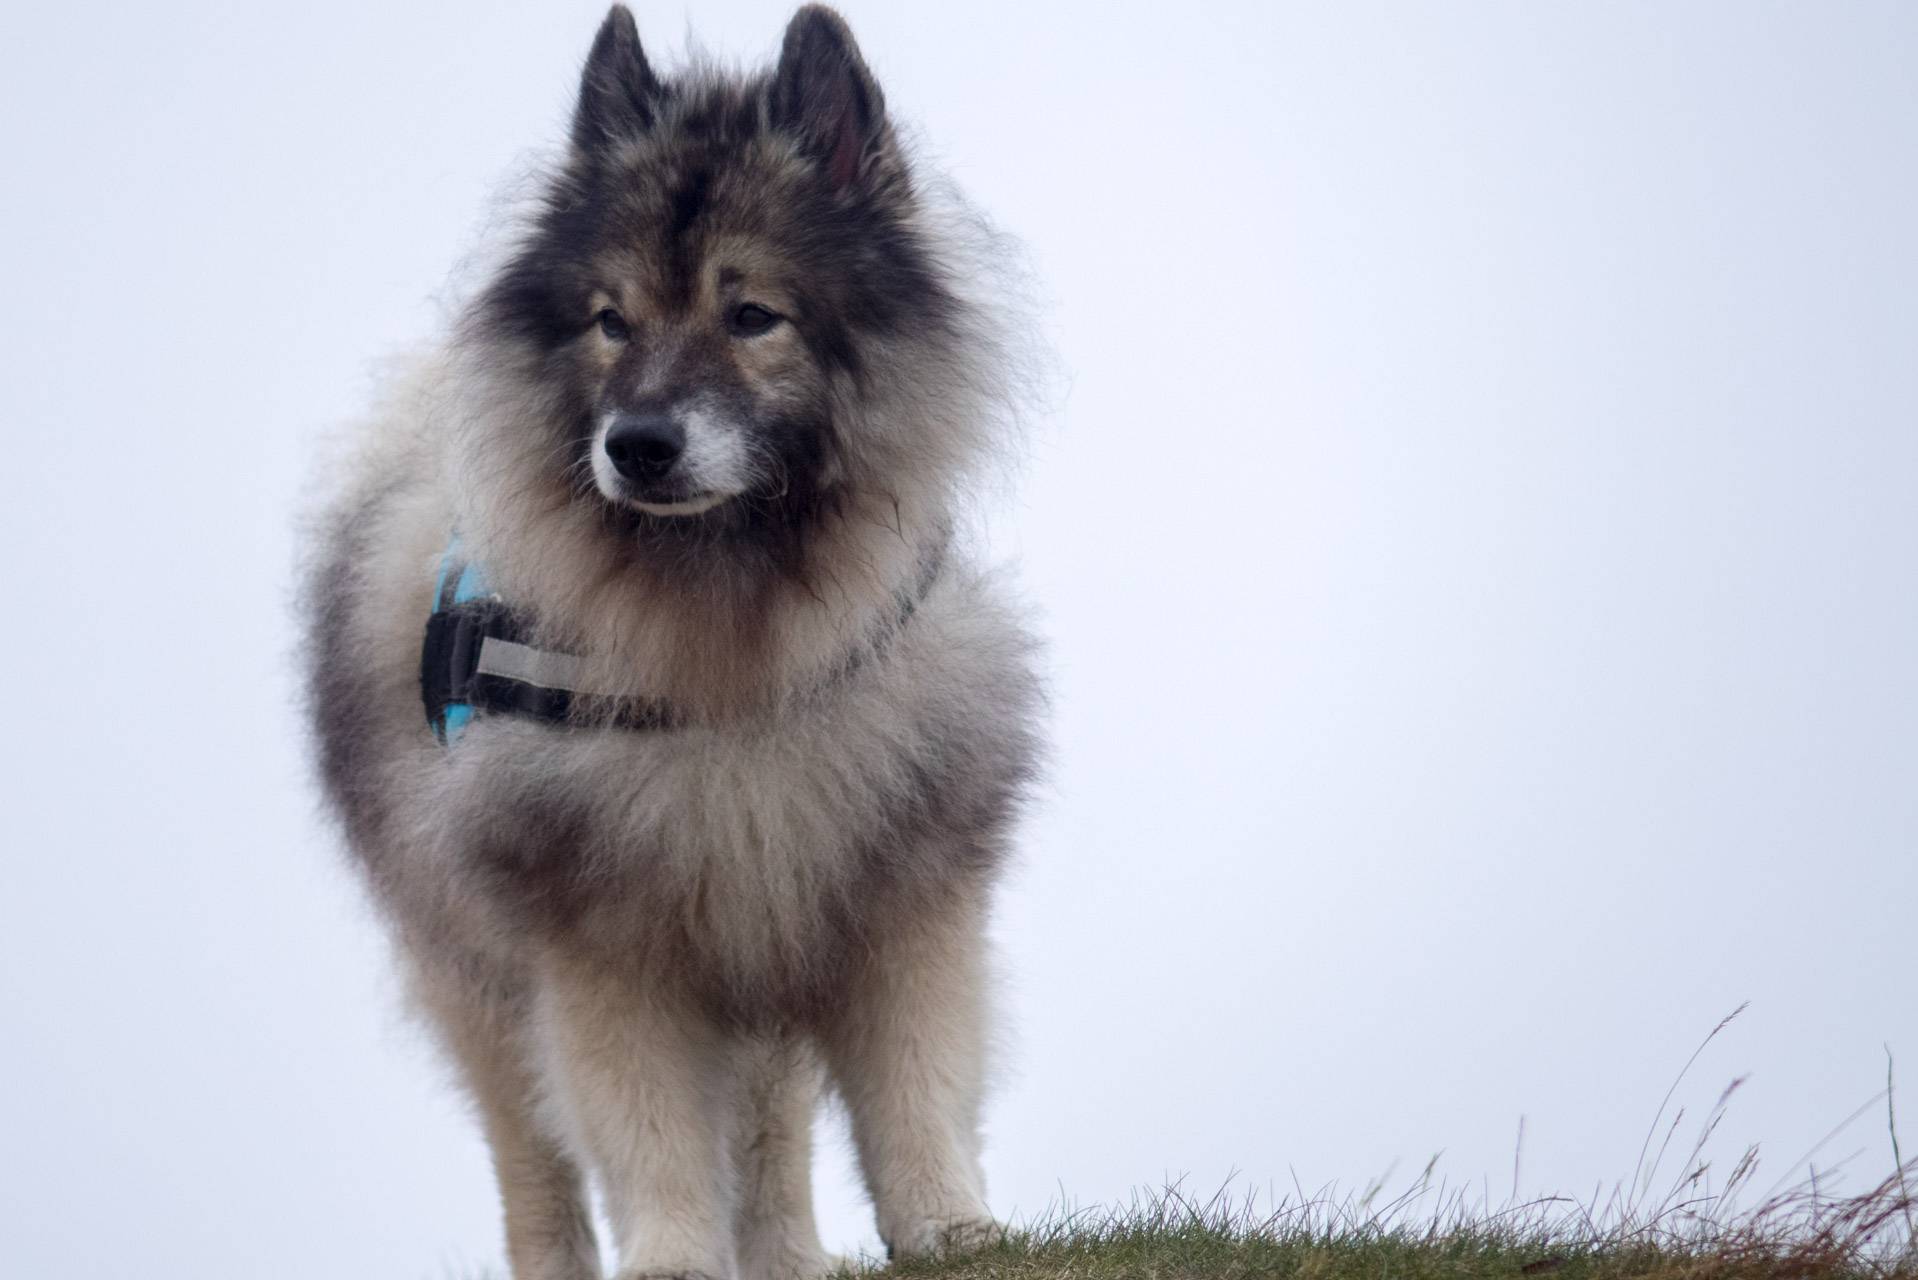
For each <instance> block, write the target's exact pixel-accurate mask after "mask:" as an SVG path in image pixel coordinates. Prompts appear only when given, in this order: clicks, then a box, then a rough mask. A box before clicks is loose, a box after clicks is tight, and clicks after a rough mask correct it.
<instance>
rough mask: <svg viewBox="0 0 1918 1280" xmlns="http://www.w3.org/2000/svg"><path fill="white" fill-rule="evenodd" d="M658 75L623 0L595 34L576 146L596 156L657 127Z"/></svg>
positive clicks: (576, 117) (576, 114) (583, 79)
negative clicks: (626, 139)
mask: <svg viewBox="0 0 1918 1280" xmlns="http://www.w3.org/2000/svg"><path fill="white" fill-rule="evenodd" d="M658 100H659V79H658V77H656V76H655V75H653V69H652V68H651V67H649V66H647V65H646V53H645V51H644V50H642V49H641V48H640V47H639V27H638V26H637V25H636V24H635V23H634V22H633V14H632V11H631V10H630V9H628V8H627V7H626V6H625V5H623V4H616V5H614V6H613V7H612V10H611V11H610V12H608V13H607V15H606V21H605V22H603V23H601V24H600V27H599V34H598V35H597V36H595V37H594V38H593V51H592V52H591V53H589V54H587V55H586V70H585V71H584V72H582V73H581V75H580V78H579V106H577V107H576V108H574V110H573V149H574V150H575V151H577V152H579V153H580V154H581V155H583V156H594V155H598V154H599V153H600V152H602V151H604V150H605V149H606V148H607V146H609V145H610V144H612V143H614V142H617V141H619V140H621V139H623V138H636V137H638V136H639V135H640V134H643V133H645V132H646V131H647V130H648V129H650V128H652V127H653V107H654V104H655V103H657V102H658Z"/></svg>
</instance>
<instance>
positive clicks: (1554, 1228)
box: [842, 1169, 1918, 1280]
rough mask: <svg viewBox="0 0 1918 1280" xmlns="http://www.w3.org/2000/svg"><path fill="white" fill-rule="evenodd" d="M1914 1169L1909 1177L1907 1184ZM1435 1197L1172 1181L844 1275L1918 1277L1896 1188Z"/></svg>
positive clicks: (1010, 1278)
mask: <svg viewBox="0 0 1918 1280" xmlns="http://www.w3.org/2000/svg"><path fill="white" fill-rule="evenodd" d="M1915 1172H1918V1171H1914V1170H1911V1169H1907V1170H1906V1171H1905V1173H1906V1176H1907V1178H1911V1177H1912V1176H1913V1174H1914V1173H1915ZM1432 1191H1433V1189H1432V1188H1430V1187H1427V1188H1426V1189H1425V1194H1424V1195H1423V1196H1421V1195H1417V1194H1412V1193H1408V1195H1407V1196H1405V1197H1401V1198H1400V1199H1399V1200H1397V1201H1394V1202H1391V1203H1388V1204H1386V1205H1383V1206H1379V1207H1374V1206H1373V1205H1372V1204H1369V1203H1368V1202H1367V1201H1366V1200H1365V1198H1364V1197H1362V1196H1358V1197H1348V1198H1346V1199H1343V1200H1339V1199H1332V1198H1329V1197H1325V1196H1320V1197H1313V1198H1300V1199H1297V1200H1290V1201H1281V1202H1280V1203H1279V1204H1278V1205H1276V1206H1275V1207H1273V1208H1272V1209H1270V1210H1269V1211H1266V1210H1261V1209H1259V1208H1257V1207H1255V1206H1254V1205H1253V1204H1252V1203H1251V1202H1250V1201H1249V1200H1247V1201H1233V1200H1230V1199H1228V1198H1226V1197H1223V1196H1220V1197H1214V1198H1212V1199H1210V1200H1205V1201H1200V1200H1197V1199H1194V1198H1191V1197H1188V1196H1186V1195H1184V1194H1182V1193H1181V1192H1180V1191H1179V1190H1178V1189H1177V1188H1173V1189H1169V1190H1166V1191H1162V1192H1158V1193H1155V1194H1152V1195H1148V1196H1143V1197H1140V1198H1139V1199H1137V1200H1135V1201H1134V1203H1133V1204H1131V1205H1130V1206H1127V1207H1125V1208H1123V1209H1120V1210H1117V1211H1111V1210H1100V1211H1092V1212H1081V1213H1062V1214H1055V1215H1053V1216H1051V1217H1048V1218H1046V1219H1044V1220H1042V1221H1040V1222H1037V1223H1034V1224H1029V1225H1026V1226H1021V1227H1014V1228H1012V1229H1009V1230H1008V1231H1007V1232H1006V1233H1005V1234H1004V1235H1003V1236H1002V1237H1000V1238H998V1239H995V1240H993V1241H992V1242H990V1243H988V1244H986V1245H984V1246H983V1247H980V1248H977V1249H973V1250H971V1251H968V1252H965V1253H960V1254H954V1255H949V1256H947V1257H943V1258H912V1259H904V1260H901V1261H899V1262H894V1263H891V1264H888V1265H883V1266H881V1265H876V1264H875V1265H870V1266H853V1267H849V1268H848V1269H847V1270H846V1271H845V1272H844V1273H842V1274H843V1275H845V1276H847V1277H849V1278H856V1280H880V1278H881V1277H883V1280H1065V1278H1066V1277H1072V1278H1074V1280H1240V1278H1241V1277H1266V1276H1270V1277H1275V1278H1277V1280H1505V1278H1506V1277H1510V1278H1511V1280H1527V1278H1530V1277H1541V1276H1547V1275H1549V1276H1551V1277H1553V1280H1641V1278H1642V1280H1747V1278H1749V1280H1918V1232H1914V1231H1913V1230H1912V1229H1911V1227H1910V1223H1909V1216H1910V1214H1911V1212H1912V1203H1911V1200H1910V1198H1909V1197H1908V1196H1906V1195H1904V1194H1903V1192H1902V1191H1901V1189H1900V1185H1899V1183H1898V1180H1897V1179H1895V1178H1894V1179H1892V1180H1891V1181H1890V1182H1888V1183H1886V1184H1884V1185H1881V1186H1880V1187H1878V1188H1877V1189H1876V1190H1874V1191H1873V1192H1871V1193H1868V1194H1866V1195H1863V1196H1858V1197H1853V1198H1849V1199H1842V1200H1820V1199H1814V1198H1813V1196H1812V1194H1811V1192H1810V1190H1809V1189H1808V1188H1807V1189H1801V1190H1800V1191H1796V1192H1793V1193H1792V1194H1791V1195H1788V1196H1784V1197H1775V1198H1774V1199H1773V1200H1772V1201H1770V1202H1768V1203H1767V1204H1766V1205H1764V1206H1761V1208H1760V1209H1758V1210H1757V1211H1754V1212H1748V1213H1736V1214H1731V1215H1728V1216H1725V1217H1722V1218H1720V1217H1714V1216H1712V1214H1711V1213H1710V1212H1709V1211H1707V1212H1701V1211H1700V1210H1701V1209H1702V1208H1704V1206H1700V1205H1698V1204H1696V1203H1692V1204H1689V1205H1683V1204H1674V1205H1667V1206H1665V1207H1666V1209H1667V1210H1669V1212H1666V1213H1664V1214H1663V1215H1661V1216H1652V1217H1647V1218H1644V1219H1636V1220H1634V1219H1631V1218H1628V1217H1622V1216H1615V1217H1613V1218H1611V1220H1609V1221H1606V1220H1604V1219H1602V1218H1597V1217H1594V1216H1593V1215H1592V1214H1591V1213H1590V1212H1589V1210H1588V1208H1587V1207H1585V1206H1579V1205H1576V1204H1568V1203H1566V1202H1564V1201H1559V1200H1555V1199H1554V1200H1542V1201H1535V1202H1530V1203H1526V1204H1519V1205H1514V1206H1508V1207H1506V1208H1504V1209H1500V1210H1495V1211H1486V1210H1485V1208H1484V1207H1483V1205H1478V1204H1469V1203H1467V1202H1466V1201H1465V1200H1464V1199H1463V1198H1462V1197H1453V1198H1451V1199H1449V1200H1447V1199H1445V1198H1444V1197H1443V1196H1442V1195H1441V1196H1440V1197H1439V1200H1438V1202H1437V1206H1436V1208H1432V1207H1428V1208H1427V1209H1426V1211H1425V1212H1423V1213H1420V1212H1418V1211H1417V1209H1416V1207H1415V1206H1416V1205H1417V1203H1418V1202H1419V1201H1420V1200H1421V1199H1423V1200H1425V1201H1426V1202H1427V1204H1428V1206H1429V1205H1430V1203H1431V1193H1432Z"/></svg>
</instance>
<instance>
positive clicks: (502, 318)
mask: <svg viewBox="0 0 1918 1280" xmlns="http://www.w3.org/2000/svg"><path fill="white" fill-rule="evenodd" d="M544 183H545V185H544V188H543V192H542V194H541V196H540V197H539V203H538V205H537V207H536V208H534V209H533V210H532V211H531V212H530V213H529V214H528V216H527V217H526V218H525V219H524V224H523V226H521V227H520V228H519V230H518V232H517V239H515V240H513V241H512V243H511V244H510V246H509V247H508V248H507V249H506V251H505V252H504V253H503V254H502V255H501V256H500V259H499V261H498V263H497V266H496V268H495V269H493V270H492V271H491V272H490V274H488V275H487V277H486V279H485V280H484V282H483V284H481V285H480V287H478V288H476V289H475V290H473V291H472V296H471V298H470V300H469V301H468V302H467V303H465V304H464V305H463V309H462V310H461V312H460V314H459V316H458V318H457V320H456V322H455V323H454V324H452V325H451V326H449V328H450V333H451V336H450V337H449V338H448V340H447V341H446V342H445V343H444V344H443V345H442V347H441V348H440V349H439V350H438V351H437V352H436V353H435V354H433V355H431V356H428V357H426V358H423V359H421V360H420V361H418V362H417V364H416V365H415V366H414V367H412V368H411V370H410V372H408V373H406V374H405V375H404V376H402V377H400V378H398V379H396V380H395V382H394V383H393V384H392V387H391V390H390V393H389V395H388V397H387V400H386V402H385V404H384V406H383V407H382V408H381V409H380V410H379V411H378V412H377V413H375V414H374V415H372V418H371V421H370V422H369V424H368V427H367V429H366V430H365V431H364V433H363V434H362V437H361V439H360V441H359V444H358V446H357V451H356V452H355V453H354V455H353V457H352V458H351V460H350V461H349V462H348V463H347V465H346V466H345V468H344V471H343V474H342V476H341V477H340V478H339V479H338V482H337V484H336V485H335V493H334V495H333V496H332V497H330V498H329V499H327V501H326V502H325V504H324V513H323V514H322V515H320V516H319V517H317V520H316V528H315V530H314V532H313V535H312V544H311V549H310V550H309V553H308V559H309V563H308V568H307V572H306V575H305V579H304V581H305V589H304V597H303V600H304V609H305V623H306V634H307V642H306V643H307V649H306V652H307V679H308V690H309V702H310V706H311V715H312V721H313V725H314V729H315V737H316V743H317V745H316V750H315V755H316V762H317V772H318V774H319V776H320V779H321V782H322V787H323V790H324V793H325V795H326V797H327V799H328V802H329V806H330V809H331V811H332V812H333V813H334V814H335V815H336V816H337V819H338V821H339V823H340V825H341V827H342V828H343V832H344V836H345V840H346V843H347V845H348V846H349V847H350V849H351V851H352V854H353V856H354V859H355V861H356V862H357V864H358V866H359V867H360V868H361V869H362V870H363V871H364V873H365V876H366V879H367V882H368V884H369V885H370V887H371V891H372V896H373V898H374V900H375V902H376V903H377V904H378V906H379V908H380V911H381V915H382V917H383V919H384V920H385V921H386V922H387V923H388V924H389V925H390V929H391V932H392V934H393V936H394V938H395V940H396V943H397V945H396V954H397V955H398V956H399V957H400V960H401V964H402V968H403V970H404V973H405V977H406V981H407V986H408V990H409V994H410V996H411V998H412V1000H413V1002H414V1003H415V1004H416V1005H417V1007H418V1008H419V1010H420V1011H422V1013H423V1014H424V1016H425V1018H426V1020H427V1022H428V1023H429V1025H430V1026H431V1027H432V1028H433V1029H434V1031H435V1032H436V1036H437V1039H438V1041H439V1042H440V1043H442V1044H443V1045H444V1047H445V1049H446V1051H447V1052H448V1054H449V1056H450V1058H451V1060H452V1062H453V1063H454V1064H455V1065H456V1067H457V1072H458V1076H459V1078H460V1080H461V1081H462V1082H463V1084H464V1087H465V1089H466V1090H467V1091H468V1092H469V1093H470V1095H471V1098H472V1100H473V1102H474V1104H475V1109H476V1112H477V1115H478V1118H479V1120H480V1122H481V1124H482V1125H483V1128H484V1131H485V1134H486V1138H487V1140H488V1142H489V1144H490V1146H491V1149H492V1157H493V1162H494V1167H495V1170H496V1172H497V1175H498V1180H499V1186H500V1192H501V1196H502V1201H503V1205H504V1213H505V1227H506V1240H507V1249H508V1253H509V1255H510V1258H511V1263H512V1268H513V1274H514V1276H515V1277H516V1278H517V1280H580V1278H582V1277H596V1276H598V1275H599V1274H600V1266H599V1254H598V1243H597V1241H596V1239H595V1229H594V1225H593V1223H594V1217H593V1212H592V1204H593V1201H592V1199H591V1198H590V1197H591V1194H592V1192H593V1191H595V1190H596V1191H597V1194H598V1197H599V1203H600V1206H601V1209H602V1211H603V1214H604V1218H605V1220H606V1221H607V1222H608V1223H609V1225H610V1227H611V1230H612V1233H613V1236H614V1245H615V1252H616V1256H617V1259H618V1272H617V1274H618V1276H619V1277H622V1278H625V1280H631V1278H633V1277H640V1276H646V1277H659V1276H684V1277H693V1276H698V1277H709V1278H711V1280H727V1278H730V1277H742V1278H744V1280H760V1278H774V1277H777V1278H779V1280H789V1278H790V1277H808V1276H815V1275H818V1274H821V1273H822V1272H824V1271H826V1270H827V1269H829V1267H830V1265H831V1259H829V1258H828V1256H827V1255H826V1254H825V1252H824V1251H823V1250H822V1248H821V1246H820V1241H819V1238H818V1232H817V1229H816V1227H815V1225H814V1222H813V1211H812V1200H811V1195H812V1193H811V1189H810V1163H811V1124H812V1120H813V1116H814V1112H815V1110H816V1109H817V1107H818V1105H819V1102H820V1100H821V1098H822V1096H824V1091H825V1090H827V1089H829V1088H830V1089H831V1090H833V1091H835V1092H836V1093H837V1096H838V1097H839V1098H840V1099H842V1100H843V1103H844V1105H845V1108H846V1110H847V1112H848V1114H849V1116H850V1120H851V1125H852V1132H853V1138H854V1144H855V1147H856V1149H857V1153H858V1159H859V1164H860V1168H861V1171H862V1173H863V1175H864V1178H865V1181H866V1185H867V1188H868V1189H869V1191H870V1194H871V1197H872V1202H873V1206H874V1212H875V1216H876V1219H877V1224H878V1230H879V1234H880V1236H881V1238H882V1239H883V1240H884V1242H885V1244H886V1246H887V1249H888V1250H889V1252H890V1253H891V1254H893V1255H909V1254H918V1253H925V1252H928V1251H934V1250H939V1249H943V1248H948V1247H955V1246H963V1245H969V1244H971V1243H974V1242H977V1241H979V1240H981V1239H983V1238H986V1237H987V1236H989V1234H990V1233H991V1231H992V1230H993V1222H992V1218H991V1215H990V1213H989V1211H988V1209H987V1206H986V1200H985V1192H984V1184H983V1175H982V1173H981V1167H980V1152H979V1147H980V1137H979V1123H980V1106H981V1094H982V1091H983V1088H984V1081H985V1075H986V1069H987V1047H988V1040H989V1037H990V1029H991V1019H990V1016H989V1008H988V1006H989V1002H990V1001H989V995H990V992H989V986H990V983H989V974H988V968H989V964H988V956H987V952H986V941H985V934H984V930H985V923H986V916H987V911H988V907H989V899H990V894H991V890H992V886H993V883H994V881H995V878H996V877H997V875H998V873H999V872H1000V870H1001V868H1002V866H1003V864H1004V863H1005V861H1006V858H1007V855H1008V850H1009V844H1010V839H1011V833H1012V829H1013V825H1014V823H1015V821H1016V819H1017V817H1018V813H1019V810H1020V809H1021V807H1022V805H1023V803H1024V800H1025V797H1026V796H1027V794H1028V792H1029V791H1030V787H1031V782H1032V779H1033V778H1034V776H1035V770H1036V768H1037V763H1038V761H1039V759H1040V755H1041V741H1040V734H1039V731H1038V728H1037V721H1038V717H1039V713H1040V711H1041V704H1042V700H1043V699H1042V691H1041V689H1040V686H1039V684H1038V681H1037V679H1036V676H1035V665H1036V663H1035V657H1034V652H1035V651H1034V646H1033V642H1032V640H1031V638H1030V636H1029V635H1028V632H1027V629H1026V627H1025V625H1024V623H1023V621H1022V618H1021V613H1020V611H1019V609H1018V608H1016V607H1015V605H1014V604H1013V603H1012V602H1011V601H1010V600H1009V599H1007V598H1006V593H1005V591H1004V590H1003V588H1001V587H1000V586H998V585H996V583H997V581H998V580H997V579H995V578H993V577H992V576H991V575H990V574H989V572H988V571H987V570H985V569H984V568H982V567H981V566H980V564H979V563H978V560H979V557H978V556H977V554H976V553H975V552H973V551H970V550H968V546H969V544H968V540H967V537H966V536H965V530H966V528H967V527H968V526H967V523H966V515H967V513H968V511H969V510H970V504H971V503H972V501H973V498H972V495H974V494H975V493H976V492H977V490H978V487H979V484H978V482H979V481H980V479H981V477H983V476H985V475H986V474H987V473H988V472H989V471H990V469H991V464H992V463H993V462H994V461H995V459H997V458H998V457H1000V456H1002V455H1003V454H1004V453H1005V452H1006V451H1007V450H1008V447H1009V446H1010V445H1011V444H1012V443H1013V442H1014V437H1015V436H1016V431H1017V425H1018V416H1019V414H1018V409H1017V405H1018V396H1017V395H1016V394H1015V391H1016V388H1015V386H1014V384H1015V383H1016V382H1017V381H1018V379H1017V376H1016V371H1017V367H1018V364H1019V360H1020V345H1019V341H1018V339H1017V338H1016V334H1015V332H1014V331H1015V329H1016V326H1011V327H1009V326H1008V324H1007V323H1006V322H1005V320H1004V317H1005V316H1006V315H1008V314H1012V312H1011V311H1008V310H1005V309H1003V308H999V307H998V306H997V303H996V301H995V298H994V297H993V296H991V294H992V289H993V288H994V286H990V285H987V284H982V281H989V280H991V279H993V278H995V277H994V276H993V273H992V272H991V271H990V270H986V269H985V267H986V266H988V265H989V262H988V259H990V258H991V257H992V256H993V254H994V253H995V252H997V251H996V250H995V249H994V247H993V246H994V245H995V244H996V243H997V242H996V241H995V240H994V239H993V236H992V233H990V232H989V231H985V230H982V229H981V228H982V226H983V224H982V223H981V222H980V220H978V219H977V218H976V217H975V216H973V215H971V214H969V213H968V212H967V210H966V207H965V206H964V205H963V202H959V203H957V204H955V203H954V200H955V199H956V198H955V197H948V196H945V195H942V194H941V190H942V189H941V188H940V187H939V185H938V183H937V182H936V181H934V180H933V179H932V178H931V177H929V176H928V175H927V173H926V172H925V171H924V168H923V166H921V165H919V164H917V163H916V162H915V161H914V160H913V158H912V156H911V154H910V151H909V149H908V148H907V147H906V146H905V145H904V144H903V143H902V142H901V140H900V138H899V137H898V136H897V134H896V132H895V129H894V126H893V124H892V123H891V122H890V120H889V118H888V116H887V113H886V108H885V102H884V99H883V97H882V95H881V93H880V89H879V86H878V84H877V83H876V82H875V80H874V78H873V76H872V74H871V73H870V71H869V70H868V68H867V65H866V63H865V62H864V60H863V59H862V57H861V55H860V52H859V50H858V47H857V46H856V45H855V43H854V41H853V37H852V34H851V32H850V31H849V29H848V28H847V26H846V24H845V22H844V21H843V20H842V19H841V18H840V17H839V16H838V15H837V14H836V13H834V12H833V11H832V10H830V9H826V8H823V7H819V6H808V7H805V8H802V9H800V10H799V11H798V13H797V15H796V16H795V17H794V18H793V19H792V21H791V24H790V26H789V27H788V28H787V30H786V32H785V37H784V42H783V45H782V48H781V51H780V54H779V57H778V61H777V64H776V65H775V66H774V67H773V68H772V69H771V70H770V71H767V72H760V73H757V74H751V75H744V74H739V73H735V72H729V71H726V70H723V69H720V68H717V67H714V66H710V65H703V64H695V65H693V66H691V67H690V68H687V69H684V70H682V71H680V72H678V73H676V74H674V75H671V76H663V75H661V74H660V73H659V72H657V71H656V70H655V69H654V67H653V66H652V65H651V64H650V63H649V62H648V60H647V57H646V55H645V52H644V51H643V49H642V47H641V44H640V39H639V34H638V31H637V28H636V26H635V24H634V21H633V18H632V16H631V14H630V13H629V12H628V11H627V10H626V9H625V8H623V7H619V6H615V7H614V8H613V9H612V11H611V13H610V14H609V15H608V17H607V18H606V20H605V23H604V25H603V26H602V27H601V28H600V30H599V33H598V36H597V38H596V39H595V40H594V42H593V45H592V48H591V52H590V54H589V55H588V57H587V60H586V64H585V68H584V71H583V74H582V76H581V81H580V90H579V98H578V103H577V106H576V108H575V110H574V113H573V117H572V124H571V130H570V135H569V137H568V140H567V142H566V145H565V150H564V156H563V158H562V159H559V160H557V161H556V162H555V163H554V165H553V166H552V167H551V169H550V172H549V173H548V174H547V176H546V177H545V178H544Z"/></svg>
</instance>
